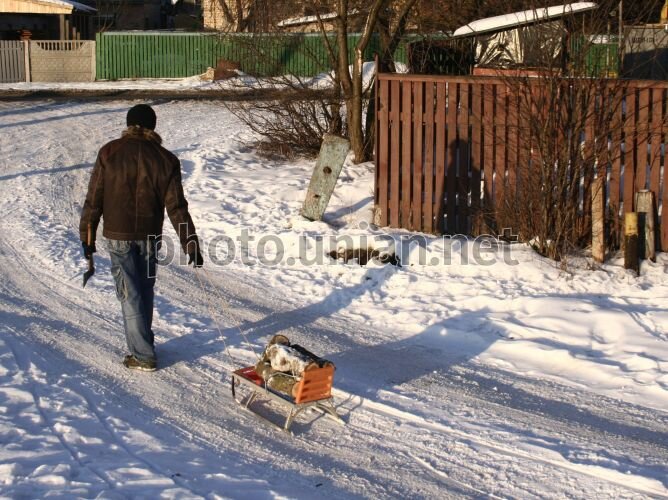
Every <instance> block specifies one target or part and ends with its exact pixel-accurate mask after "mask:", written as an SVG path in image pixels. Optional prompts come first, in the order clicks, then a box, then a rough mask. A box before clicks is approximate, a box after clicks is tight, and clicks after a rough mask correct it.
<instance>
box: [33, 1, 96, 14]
mask: <svg viewBox="0 0 668 500" xmlns="http://www.w3.org/2000/svg"><path fill="white" fill-rule="evenodd" d="M39 1H40V2H46V3H56V4H61V5H71V6H72V8H73V9H74V10H78V11H81V12H97V9H96V8H94V7H91V6H89V5H85V4H82V3H79V2H75V1H74V0H39Z"/></svg>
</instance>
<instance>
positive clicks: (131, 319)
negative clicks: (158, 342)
mask: <svg viewBox="0 0 668 500" xmlns="http://www.w3.org/2000/svg"><path fill="white" fill-rule="evenodd" d="M107 242H108V246H109V255H110V256H111V274H112V276H113V277H114V281H115V282H116V296H117V297H118V300H120V302H121V309H122V310H123V323H124V326H125V339H126V341H127V344H128V349H130V354H132V355H133V356H134V357H136V358H137V359H139V360H142V361H154V360H155V349H154V347H153V331H152V330H151V326H152V324H153V286H154V285H155V273H156V267H157V266H156V263H157V255H156V254H157V243H156V242H155V241H151V242H147V241H146V240H137V241H120V240H107Z"/></svg>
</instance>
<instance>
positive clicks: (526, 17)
mask: <svg viewBox="0 0 668 500" xmlns="http://www.w3.org/2000/svg"><path fill="white" fill-rule="evenodd" d="M596 7H597V5H596V3H594V2H576V3H570V4H565V5H556V6H554V7H546V8H540V9H529V10H523V11H519V12H512V13H510V14H503V15H501V16H494V17H487V18H485V19H478V20H477V21H473V22H471V23H469V24H466V25H464V26H462V27H460V28H457V29H456V30H455V32H454V34H453V37H464V36H472V35H477V34H480V33H489V32H493V31H503V30H505V29H508V28H513V27H516V26H521V25H523V24H529V23H533V22H537V21H545V20H548V19H555V18H559V17H562V16H565V15H568V14H577V13H579V12H586V11H589V10H593V9H595V8H596Z"/></svg>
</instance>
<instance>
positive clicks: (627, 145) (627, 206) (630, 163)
mask: <svg viewBox="0 0 668 500" xmlns="http://www.w3.org/2000/svg"><path fill="white" fill-rule="evenodd" d="M625 103H626V114H625V117H624V194H623V198H622V199H623V204H624V212H625V213H626V212H633V199H634V193H635V172H636V169H635V160H636V153H635V151H636V147H635V145H636V107H637V106H636V89H635V87H629V91H628V92H627V93H626V99H625Z"/></svg>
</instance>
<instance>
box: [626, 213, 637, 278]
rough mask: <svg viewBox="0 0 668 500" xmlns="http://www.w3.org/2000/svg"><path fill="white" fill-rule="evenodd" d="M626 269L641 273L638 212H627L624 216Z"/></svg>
mask: <svg viewBox="0 0 668 500" xmlns="http://www.w3.org/2000/svg"><path fill="white" fill-rule="evenodd" d="M624 269H631V270H632V271H634V272H635V274H636V276H638V275H639V274H640V259H639V258H638V213H637V212H627V213H626V215H625V217H624Z"/></svg>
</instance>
